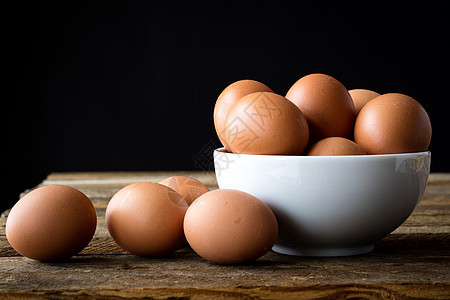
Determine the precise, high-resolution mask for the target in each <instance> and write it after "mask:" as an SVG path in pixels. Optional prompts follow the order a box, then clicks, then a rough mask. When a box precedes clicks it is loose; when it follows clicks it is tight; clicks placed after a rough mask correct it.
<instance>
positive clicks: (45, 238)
mask: <svg viewBox="0 0 450 300" xmlns="http://www.w3.org/2000/svg"><path fill="white" fill-rule="evenodd" d="M96 226H97V215H96V213H95V208H94V206H93V205H92V202H91V201H90V200H89V198H88V197H86V195H84V194H83V193H82V192H80V191H78V190H77V189H74V188H72V187H69V186H64V185H48V186H43V187H40V188H37V189H35V190H33V191H31V192H29V193H28V194H26V195H25V196H24V197H22V198H21V199H20V200H19V201H18V202H17V203H16V204H15V205H14V207H13V208H12V209H11V211H10V213H9V215H8V219H7V221H6V237H7V239H8V242H9V243H10V244H11V246H12V247H13V248H14V249H15V250H16V251H17V252H19V253H20V254H22V255H23V256H26V257H29V258H32V259H36V260H40V261H54V260H62V259H67V258H69V257H71V256H73V255H75V254H77V253H78V252H80V251H81V250H83V248H84V247H86V246H87V244H89V242H90V241H91V239H92V237H93V235H94V233H95V228H96Z"/></svg>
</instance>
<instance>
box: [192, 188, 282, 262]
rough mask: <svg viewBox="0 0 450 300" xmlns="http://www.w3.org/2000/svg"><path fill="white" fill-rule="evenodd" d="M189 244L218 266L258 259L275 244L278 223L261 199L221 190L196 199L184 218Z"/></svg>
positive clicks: (243, 193) (238, 192) (235, 191)
mask: <svg viewBox="0 0 450 300" xmlns="http://www.w3.org/2000/svg"><path fill="white" fill-rule="evenodd" d="M184 231H185V235H186V238H187V240H188V242H189V245H190V246H191V247H192V249H193V250H194V251H195V252H196V253H197V254H199V255H200V256H202V257H203V258H205V259H207V260H209V261H211V262H215V263H219V264H239V263H244V262H248V261H251V260H254V259H257V258H259V257H261V256H262V255H264V254H265V253H267V252H268V251H269V250H270V249H271V248H272V246H273V245H274V244H275V241H276V238H277V235H278V224H277V220H276V218H275V215H274V214H273V212H272V211H271V209H270V208H269V207H268V206H267V205H266V204H265V203H264V202H262V201H261V200H259V199H258V198H256V197H254V196H252V195H250V194H248V193H245V192H241V191H237V190H229V189H220V190H214V191H210V192H208V193H205V194H203V195H202V196H200V197H199V198H197V200H195V201H194V202H193V203H192V204H191V206H190V207H189V209H188V211H187V212H186V216H185V219H184Z"/></svg>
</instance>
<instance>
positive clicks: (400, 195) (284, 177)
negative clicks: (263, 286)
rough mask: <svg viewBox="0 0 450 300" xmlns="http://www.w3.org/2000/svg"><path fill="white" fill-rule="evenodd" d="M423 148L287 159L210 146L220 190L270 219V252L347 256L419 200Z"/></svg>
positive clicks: (370, 243)
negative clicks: (249, 198)
mask: <svg viewBox="0 0 450 300" xmlns="http://www.w3.org/2000/svg"><path fill="white" fill-rule="evenodd" d="M430 163H431V153H430V152H429V151H427V152H418V153H402V154H386V155H355V156H288V155H248V154H233V153H228V152H226V151H225V150H224V149H223V148H220V149H216V150H215V151H214V164H215V171H216V177H217V182H218V185H219V187H220V188H227V189H237V190H241V191H244V192H248V193H250V194H252V195H254V196H256V197H258V198H259V199H261V200H262V201H264V202H266V203H267V204H268V205H269V206H270V207H271V208H272V210H273V212H274V213H275V215H276V217H277V221H278V225H279V235H278V239H277V243H276V244H275V246H274V247H273V250H274V251H275V252H279V253H283V254H290V255H299V256H347V255H356V254H363V253H368V252H371V251H372V250H373V249H374V245H375V243H376V242H377V241H378V240H379V239H381V238H383V237H384V236H386V235H388V234H389V233H391V232H392V231H394V230H395V229H396V228H397V227H399V226H400V225H401V224H402V223H403V222H404V221H405V220H406V219H407V218H408V217H409V216H410V215H411V213H412V211H413V210H414V208H415V207H416V205H417V204H418V202H419V201H420V199H421V197H422V195H423V193H424V191H425V187H426V183H427V180H428V175H429V172H430Z"/></svg>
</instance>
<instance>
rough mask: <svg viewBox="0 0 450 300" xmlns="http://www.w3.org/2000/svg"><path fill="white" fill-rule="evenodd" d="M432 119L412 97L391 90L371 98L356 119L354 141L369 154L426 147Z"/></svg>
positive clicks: (414, 150)
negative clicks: (388, 92)
mask: <svg viewBox="0 0 450 300" xmlns="http://www.w3.org/2000/svg"><path fill="white" fill-rule="evenodd" d="M430 141H431V122H430V118H429V117H428V114H427V112H426V111H425V109H424V108H423V107H422V106H421V105H420V104H419V103H418V102H417V101H416V100H414V99H413V98H411V97H409V96H406V95H403V94H398V93H390V94H384V95H381V96H378V97H376V98H374V99H372V100H370V101H369V102H368V103H367V104H366V105H364V107H363V108H362V109H361V111H360V113H359V115H358V117H357V119H356V122H355V142H356V143H357V144H358V145H359V146H360V147H361V148H362V149H363V150H364V151H366V152H367V153H368V154H390V153H407V152H419V151H426V150H427V149H428V146H429V145H430Z"/></svg>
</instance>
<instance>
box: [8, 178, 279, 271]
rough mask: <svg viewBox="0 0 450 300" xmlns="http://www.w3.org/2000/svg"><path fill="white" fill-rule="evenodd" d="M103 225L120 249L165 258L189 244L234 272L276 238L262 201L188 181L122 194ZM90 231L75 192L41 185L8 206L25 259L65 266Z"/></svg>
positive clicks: (92, 216)
mask: <svg viewBox="0 0 450 300" xmlns="http://www.w3.org/2000/svg"><path fill="white" fill-rule="evenodd" d="M105 219H106V226H107V229H108V232H109V234H110V236H111V237H112V238H113V240H114V241H115V242H116V243H117V244H118V245H119V246H120V247H121V248H123V249H125V250H127V251H129V252H130V253H133V254H136V255H140V256H145V257H155V256H163V255H166V254H169V253H171V252H173V251H176V250H177V249H179V248H181V247H183V246H185V245H186V242H188V243H189V245H190V246H191V248H192V249H193V250H194V251H195V252H196V253H198V254H199V255H200V256H201V257H203V258H205V259H207V260H209V261H211V262H214V263H220V264H239V263H244V262H247V261H250V260H254V259H257V258H259V257H261V256H262V255H264V254H265V253H267V252H268V251H269V250H270V249H271V248H272V246H273V245H274V244H275V241H276V238H277V236H278V224H277V220H276V218H275V215H274V214H273V212H272V211H271V209H270V208H269V207H268V206H267V205H266V204H265V203H264V202H262V201H261V200H259V199H257V198H256V197H254V196H252V195H250V194H247V193H244V192H241V191H237V190H228V189H218V190H212V191H210V190H209V189H208V187H206V186H205V185H204V184H203V183H201V182H200V181H198V180H196V179H194V178H191V177H186V176H173V177H169V178H166V179H164V180H162V181H160V182H159V183H155V182H138V183H133V184H130V185H128V186H126V187H124V188H122V189H121V190H119V191H118V192H117V193H116V194H115V195H114V196H113V197H112V198H111V200H110V201H109V203H108V206H107V209H106V215H105ZM96 225H97V216H96V212H95V208H94V206H93V205H92V202H91V201H90V199H89V198H88V197H87V196H86V195H84V194H83V193H82V192H81V191H79V190H77V189H75V188H73V187H69V186H65V185H47V186H43V187H39V188H37V189H35V190H33V191H31V192H29V193H28V194H26V195H25V196H24V197H22V198H21V199H20V200H19V201H18V202H17V203H16V204H15V205H14V207H13V208H12V209H11V211H10V213H9V215H8V219H7V222H6V237H7V239H8V242H9V243H10V245H11V246H12V247H13V248H14V249H15V250H16V251H17V252H18V253H20V254H22V255H23V256H26V257H29V258H32V259H35V260H39V261H57V260H65V259H67V258H70V257H71V256H73V255H75V254H77V253H79V252H80V251H81V250H83V249H84V248H85V247H86V246H87V245H88V244H89V242H90V241H91V240H92V238H93V236H94V233H95V230H96Z"/></svg>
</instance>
